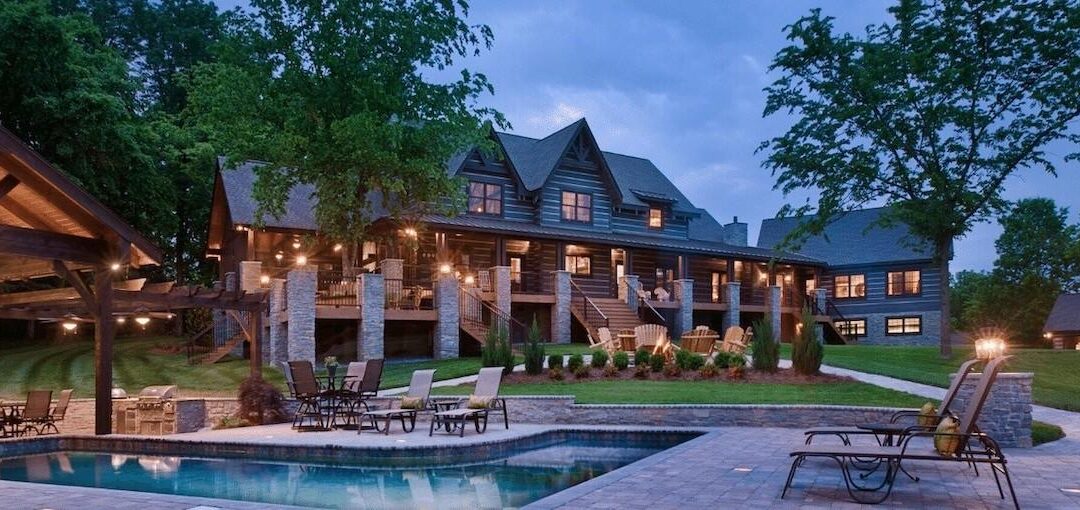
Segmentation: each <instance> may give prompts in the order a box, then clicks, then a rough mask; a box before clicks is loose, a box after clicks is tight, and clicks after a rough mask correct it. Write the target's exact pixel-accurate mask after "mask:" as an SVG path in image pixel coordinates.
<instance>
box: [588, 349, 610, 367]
mask: <svg viewBox="0 0 1080 510" xmlns="http://www.w3.org/2000/svg"><path fill="white" fill-rule="evenodd" d="M607 362H608V353H607V351H605V350H603V349H596V350H595V351H593V352H592V361H591V362H590V363H591V364H592V366H593V368H604V365H607Z"/></svg>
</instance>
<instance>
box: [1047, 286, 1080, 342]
mask: <svg viewBox="0 0 1080 510" xmlns="http://www.w3.org/2000/svg"><path fill="white" fill-rule="evenodd" d="M1043 332H1046V333H1066V332H1080V294H1062V295H1060V296H1058V298H1057V301H1055V302H1054V308H1052V309H1051V310H1050V315H1049V316H1047V317H1046V324H1045V325H1044V326H1043Z"/></svg>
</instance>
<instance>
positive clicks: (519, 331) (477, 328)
mask: <svg viewBox="0 0 1080 510" xmlns="http://www.w3.org/2000/svg"><path fill="white" fill-rule="evenodd" d="M458 309H459V313H458V325H459V326H460V327H461V330H462V331H463V332H465V334H466V336H468V337H471V338H472V339H473V340H475V341H477V342H479V343H480V345H483V344H484V341H485V340H486V339H487V335H488V331H489V330H491V324H492V323H494V322H502V323H503V324H506V325H507V327H508V328H509V331H508V333H509V334H510V343H511V344H513V343H514V341H515V340H517V339H524V338H525V337H524V335H525V332H526V330H527V328H526V326H525V325H524V324H522V323H521V322H520V321H518V320H517V319H514V318H513V317H511V316H510V313H509V312H507V311H504V310H502V309H500V308H499V307H497V306H495V304H494V303H491V302H490V301H485V300H484V299H483V298H482V297H481V294H480V293H479V292H475V289H471V290H470V289H466V288H464V287H458Z"/></svg>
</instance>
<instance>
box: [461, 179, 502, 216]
mask: <svg viewBox="0 0 1080 510" xmlns="http://www.w3.org/2000/svg"><path fill="white" fill-rule="evenodd" d="M469 212H470V213H472V214H490V215H492V216H501V215H502V185H500V184H492V183H488V182H476V181H471V182H469Z"/></svg>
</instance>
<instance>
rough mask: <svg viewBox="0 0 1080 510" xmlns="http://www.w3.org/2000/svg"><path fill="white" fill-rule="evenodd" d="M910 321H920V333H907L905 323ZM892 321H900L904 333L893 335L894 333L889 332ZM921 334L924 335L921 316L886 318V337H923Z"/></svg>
mask: <svg viewBox="0 0 1080 510" xmlns="http://www.w3.org/2000/svg"><path fill="white" fill-rule="evenodd" d="M908 319H917V320H918V321H919V329H918V331H914V332H911V331H907V324H906V323H905V322H904V321H906V320H908ZM891 320H899V321H901V322H900V327H901V328H902V329H903V330H904V331H902V332H900V333H892V332H890V331H889V321H891ZM921 334H923V327H922V316H921V315H898V316H894V317H885V336H918V335H921Z"/></svg>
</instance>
